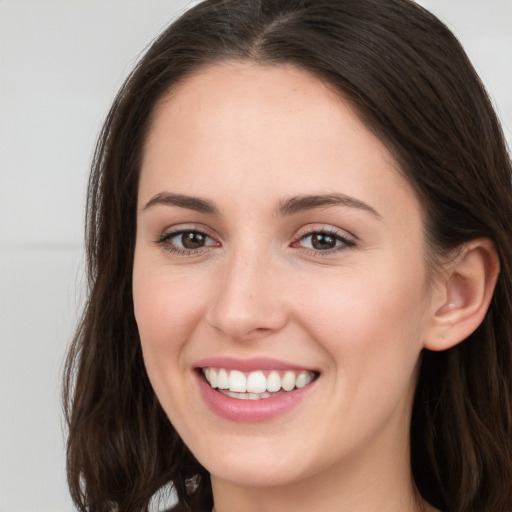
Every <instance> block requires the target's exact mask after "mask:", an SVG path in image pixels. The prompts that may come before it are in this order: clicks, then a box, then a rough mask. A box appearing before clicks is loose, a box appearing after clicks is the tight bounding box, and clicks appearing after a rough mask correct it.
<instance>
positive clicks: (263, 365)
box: [194, 356, 315, 372]
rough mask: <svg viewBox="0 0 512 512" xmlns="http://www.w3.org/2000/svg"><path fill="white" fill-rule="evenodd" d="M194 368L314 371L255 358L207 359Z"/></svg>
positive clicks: (243, 370)
mask: <svg viewBox="0 0 512 512" xmlns="http://www.w3.org/2000/svg"><path fill="white" fill-rule="evenodd" d="M194 366H195V367H196V368H224V369H226V370H240V371H242V372H252V371H256V370H296V371H310V372H311V371H315V370H314V369H313V368H308V367H306V366H303V365H299V364H295V363H291V362H288V361H283V360H279V359H273V358H269V357H255V358H251V359H239V358H234V357H229V356H226V357H208V358H206V359H201V360H200V361H198V362H197V363H195V365H194Z"/></svg>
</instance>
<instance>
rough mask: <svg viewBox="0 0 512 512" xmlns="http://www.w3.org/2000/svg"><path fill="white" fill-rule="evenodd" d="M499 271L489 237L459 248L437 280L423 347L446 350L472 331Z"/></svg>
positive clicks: (485, 310) (485, 308)
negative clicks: (429, 322) (428, 326)
mask: <svg viewBox="0 0 512 512" xmlns="http://www.w3.org/2000/svg"><path fill="white" fill-rule="evenodd" d="M499 272H500V263H499V258H498V255H497V253H496V248H495V247H494V244H493V243H492V242H491V241H490V240H489V239H487V238H481V239H480V238H479V239H476V240H472V241H471V242H468V243H467V244H464V245H463V246H462V248H461V249H459V252H458V254H457V256H456V257H455V258H454V260H453V261H451V262H450V263H448V264H447V265H446V266H445V270H444V271H443V272H441V273H440V276H439V278H438V280H437V284H436V287H435V292H434V293H433V298H432V300H433V302H432V316H431V324H430V329H428V330H427V332H426V336H425V338H424V343H423V346H424V348H427V349H429V350H436V351H439V350H446V349H448V348H451V347H453V346H455V345H457V344H458V343H460V342H461V341H463V340H465V339H466V338H467V337H468V336H469V335H470V334H471V333H472V332H474V331H475V329H476V328H477V327H478V326H479V325H480V324H481V323H482V321H483V319H484V317H485V314H486V313H487V309H488V307H489V304H490V302H491V298H492V295H493V293H494V288H495V286H496V280H497V279H498V275H499Z"/></svg>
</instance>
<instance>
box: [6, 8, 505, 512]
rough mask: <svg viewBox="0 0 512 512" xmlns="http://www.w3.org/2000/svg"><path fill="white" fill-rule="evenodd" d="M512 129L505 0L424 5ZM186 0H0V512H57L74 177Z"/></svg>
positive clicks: (80, 184)
mask: <svg viewBox="0 0 512 512" xmlns="http://www.w3.org/2000/svg"><path fill="white" fill-rule="evenodd" d="M421 3H422V4H423V5H425V6H426V7H428V8H430V9H431V10H432V11H433V12H435V13H436V14H438V15H439V16H440V17H441V18H442V19H444V20H445V21H446V22H447V23H448V25H449V26H450V28H452V30H454V32H455V33H456V34H457V35H458V36H459V38H460V39H461V40H462V42H463V44H464V46H465V48H466V50H467V52H468V54H469V55H470V57H471V58H472V60H473V62H474V64H475V66H476V67H477V69H478V71H479V73H480V74H481V76H482V79H483V81H484V83H486V85H487V86H488V89H489V91H490V93H491V96H492V97H493V99H494V101H495V104H496V106H497V108H498V111H499V113H500V115H501V117H502V119H503V121H504V124H505V126H506V127H508V129H506V132H507V137H508V140H509V143H510V142H511V141H512V140H511V136H510V134H511V129H512V93H511V92H510V91H511V90H512V85H511V84H512V0H424V1H422V2H421ZM190 4H191V2H190V1H188V0H174V1H172V0H167V1H165V0H108V1H105V0H60V1H59V0H52V1H51V0H44V1H43V0H0V512H67V511H71V510H72V506H71V503H70V500H69V498H68V496H67V490H66V486H65V471H64V454H63V446H64V435H63V427H62V419H61V412H60V402H59V400H60V379H61V371H62V365H63V359H64V353H65V348H66V346H67V344H68V343H69V340H70V338H71V336H72V331H73V325H74V323H75V321H76V318H77V314H78V311H79V310H80V306H81V303H82V300H83V297H82V296H81V290H82V289H83V287H82V284H83V254H82V232H83V228H82V224H83V209H84V198H85V183H86V177H87V173H88V166H89V162H90V159H91V155H92V150H93V146H94V142H95V138H96V135H97V133H98V131H99V128H100V125H101V122H102V119H103V117H104V116H105V114H106V112H107V110H108V107H109V105H110V102H111V101H112V99H113V97H114V94H115V92H116V90H117V88H118V87H119V86H120V85H121V82H122V80H123V77H124V76H126V74H127V73H128V71H129V70H130V69H131V68H132V66H133V64H134V62H135V60H136V58H137V56H138V55H139V53H140V52H141V51H142V49H143V48H145V47H146V45H147V44H148V43H149V42H150V41H151V40H152V38H153V37H154V36H155V35H156V34H157V33H158V32H159V31H160V30H161V29H162V28H163V27H164V26H165V25H166V24H167V22H168V20H170V19H171V18H174V17H175V16H176V14H177V13H178V12H181V11H182V10H183V8H184V6H186V5H190Z"/></svg>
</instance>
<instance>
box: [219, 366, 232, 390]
mask: <svg viewBox="0 0 512 512" xmlns="http://www.w3.org/2000/svg"><path fill="white" fill-rule="evenodd" d="M217 387H218V388H219V389H229V375H228V372H227V371H226V370H224V369H220V370H219V371H218V373H217Z"/></svg>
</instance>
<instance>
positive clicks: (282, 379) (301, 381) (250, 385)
mask: <svg viewBox="0 0 512 512" xmlns="http://www.w3.org/2000/svg"><path fill="white" fill-rule="evenodd" d="M203 375H204V376H205V378H206V380H207V381H208V382H209V383H210V386H211V387H212V388H218V389H219V390H223V392H224V394H225V395H228V396H231V397H234V398H241V399H245V400H258V399H260V398H268V397H270V396H271V395H270V394H269V393H276V392H277V391H280V390H281V389H282V390H284V391H292V390H293V389H295V388H297V389H300V388H303V387H304V386H307V385H308V384H309V383H310V382H311V381H312V380H313V379H314V377H315V375H314V373H313V372H308V371H301V372H295V371H292V370H287V371H285V372H284V373H283V372H281V373H280V372H278V371H276V370H272V371H271V372H269V373H268V374H267V375H266V376H265V373H264V372H263V371H260V370H258V371H255V372H249V373H243V372H241V371H239V370H225V369H224V368H203Z"/></svg>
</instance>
